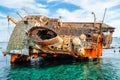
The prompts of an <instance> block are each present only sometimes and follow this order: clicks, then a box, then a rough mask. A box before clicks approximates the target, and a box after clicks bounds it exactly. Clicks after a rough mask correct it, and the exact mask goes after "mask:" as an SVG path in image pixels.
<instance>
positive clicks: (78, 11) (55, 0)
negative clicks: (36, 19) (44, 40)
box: [0, 0, 120, 41]
mask: <svg viewBox="0 0 120 80" xmlns="http://www.w3.org/2000/svg"><path fill="white" fill-rule="evenodd" d="M105 8H107V12H106V16H105V20H104V22H105V23H107V24H109V25H111V26H113V27H115V28H116V30H115V32H114V35H113V36H114V37H120V13H119V12H120V0H0V41H8V40H9V36H10V34H11V32H12V30H13V29H14V27H15V25H14V24H13V23H12V22H10V25H9V27H8V22H7V18H6V16H7V15H10V16H12V17H14V18H15V19H16V20H20V18H19V16H18V15H17V14H16V12H20V13H21V14H22V16H25V15H26V14H27V13H28V14H40V15H46V16H49V17H59V16H62V21H73V22H84V21H85V22H92V21H93V19H94V17H93V15H92V14H91V12H94V13H95V15H96V18H97V21H98V22H100V21H102V17H103V14H104V9H105ZM24 10H25V11H24Z"/></svg>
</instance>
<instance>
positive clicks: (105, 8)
mask: <svg viewBox="0 0 120 80" xmlns="http://www.w3.org/2000/svg"><path fill="white" fill-rule="evenodd" d="M106 10H107V8H105V11H104V15H103V20H102V23H101V24H100V34H102V25H103V22H104V19H105V14H106Z"/></svg>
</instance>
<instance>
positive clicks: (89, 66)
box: [0, 43, 120, 80]
mask: <svg viewBox="0 0 120 80" xmlns="http://www.w3.org/2000/svg"><path fill="white" fill-rule="evenodd" d="M6 45H7V43H2V44H1V43H0V46H1V47H2V50H0V80H120V67H119V66H120V62H119V61H120V52H119V50H120V49H119V48H114V49H104V50H103V56H102V58H101V59H100V60H97V61H92V60H88V61H84V62H83V61H77V60H74V59H71V60H69V59H68V60H66V59H62V60H44V61H43V63H42V64H40V65H31V64H19V65H14V64H12V65H11V64H10V63H9V62H10V61H9V60H10V56H7V57H4V56H3V55H2V54H1V52H2V51H3V50H4V49H5V47H6ZM114 50H115V52H114Z"/></svg>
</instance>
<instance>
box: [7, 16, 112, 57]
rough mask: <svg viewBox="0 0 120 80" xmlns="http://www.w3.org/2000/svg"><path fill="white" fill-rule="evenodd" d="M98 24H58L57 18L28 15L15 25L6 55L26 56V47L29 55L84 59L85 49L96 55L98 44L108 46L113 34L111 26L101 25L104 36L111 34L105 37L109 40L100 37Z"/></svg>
mask: <svg viewBox="0 0 120 80" xmlns="http://www.w3.org/2000/svg"><path fill="white" fill-rule="evenodd" d="M100 24H101V23H96V24H95V27H94V23H85V22H83V23H77V22H61V20H60V19H59V18H48V17H46V16H41V15H40V16H34V15H29V16H26V17H24V18H23V19H22V20H20V21H18V22H17V23H16V27H15V29H14V31H13V33H12V35H11V37H10V40H9V43H8V47H7V52H8V53H11V54H23V52H24V53H25V54H28V55H29V51H30V49H29V47H32V48H33V51H32V53H40V54H41V53H50V54H68V55H72V56H74V57H76V56H83V55H84V54H85V50H86V49H89V50H90V49H93V50H94V51H95V52H97V51H96V50H97V49H98V46H99V44H101V45H102V44H105V45H107V46H108V44H109V45H110V44H111V41H112V32H113V31H114V28H111V26H109V25H107V24H103V27H105V28H107V31H106V32H109V31H110V32H111V34H109V35H106V36H109V38H107V37H106V36H104V33H103V34H100V29H99V27H100ZM108 41H109V42H108ZM101 45H100V48H101ZM108 47H109V46H108Z"/></svg>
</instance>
